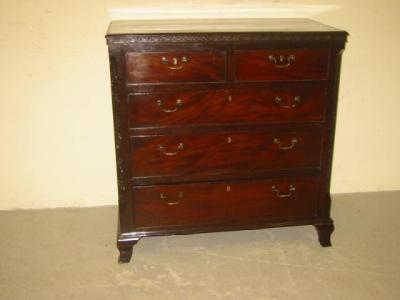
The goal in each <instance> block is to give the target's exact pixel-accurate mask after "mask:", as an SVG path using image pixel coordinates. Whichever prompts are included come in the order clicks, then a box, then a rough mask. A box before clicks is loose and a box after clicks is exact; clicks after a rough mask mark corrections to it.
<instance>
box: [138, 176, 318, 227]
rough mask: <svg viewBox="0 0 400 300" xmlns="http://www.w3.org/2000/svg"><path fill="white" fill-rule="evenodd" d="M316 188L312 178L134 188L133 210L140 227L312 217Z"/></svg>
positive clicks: (314, 207) (314, 209)
mask: <svg viewBox="0 0 400 300" xmlns="http://www.w3.org/2000/svg"><path fill="white" fill-rule="evenodd" d="M317 190H318V178H313V177H304V178H290V179H287V178H285V179H282V178H279V179H261V180H243V181H230V182H229V181H227V182H212V183H192V184H181V185H158V186H145V187H135V188H134V194H133V196H134V199H135V201H136V210H135V211H134V214H135V215H136V216H135V219H136V225H137V226H138V228H140V229H141V230H143V229H146V230H156V229H165V228H169V227H181V226H202V225H210V224H235V223H236V224H237V223H250V222H254V221H259V220H266V219H269V220H274V219H275V220H277V219H283V218H284V219H286V220H289V219H291V218H299V217H303V218H311V217H313V216H314V215H315V213H316V195H317V192H318V191H317ZM155 215H156V216H157V217H156V218H155V217H154V216H155Z"/></svg>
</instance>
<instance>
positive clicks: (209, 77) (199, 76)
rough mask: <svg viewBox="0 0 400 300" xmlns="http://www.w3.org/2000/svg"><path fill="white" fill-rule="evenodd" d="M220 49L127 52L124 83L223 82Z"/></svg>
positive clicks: (223, 73)
mask: <svg viewBox="0 0 400 300" xmlns="http://www.w3.org/2000/svg"><path fill="white" fill-rule="evenodd" d="M225 61H226V55H225V52H223V51H202V52H128V53H127V54H126V64H127V66H126V67H127V81H128V83H133V84H135V83H143V84H146V83H147V84H156V83H179V82H222V81H225V72H226V71H225V69H226V68H225Z"/></svg>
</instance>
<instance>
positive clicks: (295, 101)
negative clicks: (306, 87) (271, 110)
mask: <svg viewBox="0 0 400 300" xmlns="http://www.w3.org/2000/svg"><path fill="white" fill-rule="evenodd" d="M300 101H301V98H300V96H295V97H294V98H293V103H292V104H285V103H284V101H283V100H282V98H281V97H279V96H276V97H275V103H276V104H278V105H279V107H282V108H295V107H296V106H297V105H298V104H299V103H300Z"/></svg>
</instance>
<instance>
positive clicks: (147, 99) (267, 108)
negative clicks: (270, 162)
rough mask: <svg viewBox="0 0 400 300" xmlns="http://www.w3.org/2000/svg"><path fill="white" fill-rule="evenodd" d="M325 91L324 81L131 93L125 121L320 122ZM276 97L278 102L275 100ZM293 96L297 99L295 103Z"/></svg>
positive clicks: (137, 124) (134, 125) (149, 124)
mask: <svg viewBox="0 0 400 300" xmlns="http://www.w3.org/2000/svg"><path fill="white" fill-rule="evenodd" d="M326 92H327V90H326V87H325V85H324V84H319V83H317V84H298V83H292V84H286V85H276V86H273V87H268V88H265V87H263V88H247V89H246V88H242V89H237V88H231V89H216V90H198V91H197V90H194V91H183V92H176V91H172V92H164V93H163V92H161V93H150V94H147V93H139V94H132V95H130V96H129V122H130V127H131V128H138V127H160V126H161V127H162V126H174V125H177V124H179V125H201V124H238V123H239V124H240V123H245V124H249V123H288V122H306V121H312V122H322V121H323V120H324V116H325V103H326ZM277 97H279V98H280V99H281V102H279V103H278V102H277V100H276V99H277ZM296 97H298V98H299V99H300V100H299V102H298V103H297V102H296V100H295V99H296ZM160 103H161V105H160ZM180 103H181V104H180ZM291 106H293V107H291Z"/></svg>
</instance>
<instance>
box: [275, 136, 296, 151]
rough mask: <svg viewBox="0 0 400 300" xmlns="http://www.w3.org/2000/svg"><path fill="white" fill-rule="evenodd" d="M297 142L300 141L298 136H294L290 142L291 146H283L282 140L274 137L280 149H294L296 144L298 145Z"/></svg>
mask: <svg viewBox="0 0 400 300" xmlns="http://www.w3.org/2000/svg"><path fill="white" fill-rule="evenodd" d="M297 142H298V140H297V138H292V140H291V143H290V146H282V145H281V140H280V139H278V138H274V143H275V144H277V145H278V147H279V149H281V150H290V149H293V148H294V146H296V144H297Z"/></svg>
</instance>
